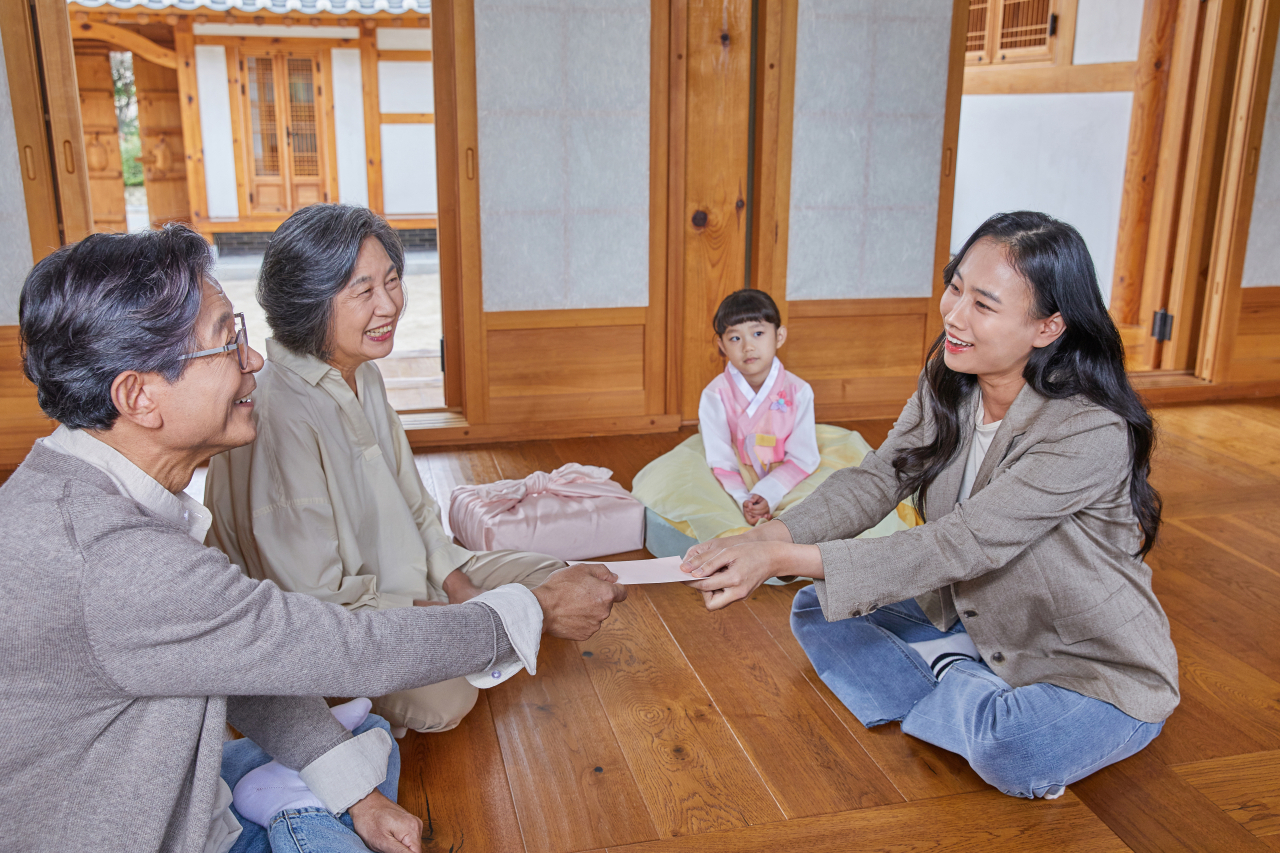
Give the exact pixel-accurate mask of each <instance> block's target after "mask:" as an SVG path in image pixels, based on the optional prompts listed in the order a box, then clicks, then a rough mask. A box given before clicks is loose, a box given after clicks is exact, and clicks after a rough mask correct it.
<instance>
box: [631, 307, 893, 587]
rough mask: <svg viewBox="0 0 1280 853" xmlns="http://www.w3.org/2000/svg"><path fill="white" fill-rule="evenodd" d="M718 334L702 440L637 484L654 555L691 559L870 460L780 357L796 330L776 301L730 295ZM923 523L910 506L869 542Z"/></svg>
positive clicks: (643, 474)
mask: <svg viewBox="0 0 1280 853" xmlns="http://www.w3.org/2000/svg"><path fill="white" fill-rule="evenodd" d="M712 327H713V329H714V330H715V335H716V346H717V347H718V348H719V349H720V352H721V354H723V355H724V357H725V358H726V359H727V360H728V365H727V366H726V367H725V370H724V373H722V374H720V375H719V376H717V377H716V378H715V379H714V380H712V382H711V384H710V385H708V386H707V388H706V390H704V391H703V392H702V400H701V403H700V405H699V407H698V419H699V426H698V429H699V434H698V435H692V436H689V438H687V439H686V440H685V441H683V442H681V443H680V444H679V445H678V446H676V447H675V448H673V449H672V450H670V451H669V452H667V453H664V454H662V455H661V456H659V457H658V458H657V459H655V460H653V461H652V462H650V463H649V464H648V465H646V466H645V467H644V468H643V469H642V470H641V471H640V472H639V473H638V474H636V476H635V479H634V480H632V485H631V493H632V495H633V496H634V497H635V498H636V499H637V500H639V501H640V502H641V503H643V504H644V505H645V548H647V549H648V550H649V552H650V553H651V554H653V555H654V556H655V557H675V556H683V555H684V553H685V552H686V551H688V550H689V547H690V546H692V545H696V544H697V543H699V542H706V541H707V540H708V539H713V538H716V537H719V536H730V535H733V534H735V533H743V532H745V531H747V530H749V529H750V527H751V526H753V525H755V524H757V523H759V522H761V521H766V520H768V519H770V518H773V517H776V516H777V515H778V514H779V513H784V512H787V511H788V510H789V509H790V508H791V507H793V506H795V505H796V504H798V503H800V502H801V501H802V500H804V498H805V497H806V496H808V495H809V494H810V493H812V492H813V490H814V489H816V488H817V487H818V486H819V485H820V484H821V483H822V481H823V480H825V479H826V478H827V477H829V476H830V475H831V474H832V473H833V472H835V471H837V470H839V469H841V468H848V467H851V466H856V465H858V464H859V463H861V462H862V458H863V457H864V456H865V455H866V454H867V453H869V452H871V446H870V445H869V444H867V442H866V441H865V440H864V439H863V438H862V436H861V435H859V434H858V433H856V432H851V431H849V430H847V429H844V428H842V427H838V426H832V425H829V424H817V425H816V426H815V424H814V411H813V389H812V388H810V387H809V384H808V383H807V382H805V381H804V380H803V379H800V378H799V377H797V376H795V375H793V374H791V373H788V372H787V370H786V368H784V367H783V366H782V362H781V361H780V360H779V359H778V357H777V350H778V347H780V346H782V344H783V342H784V341H786V339H787V329H786V327H785V326H783V325H782V318H781V316H780V315H779V313H778V306H777V305H776V304H774V301H773V300H772V299H771V298H770V297H769V295H768V294H767V293H764V292H762V291H759V290H738V291H735V292H734V293H732V294H730V295H729V296H728V297H727V298H726V299H725V300H724V302H722V303H721V305H720V308H719V309H718V310H717V311H716V314H715V317H714V319H713V320H712ZM916 523H918V520H917V519H916V517H915V515H914V513H913V512H912V511H911V510H910V508H909V507H907V506H906V505H905V504H904V505H902V506H901V507H900V508H899V511H897V512H894V513H891V514H890V515H889V516H888V517H887V518H885V519H884V520H883V521H882V522H881V523H880V524H878V525H876V526H875V527H874V528H872V529H871V530H868V531H867V532H866V533H864V534H862V535H863V536H864V537H874V536H887V535H888V534H890V533H892V532H894V531H897V530H905V529H906V528H908V527H911V526H914V525H915V524H916ZM774 581H777V579H776V578H775V579H774Z"/></svg>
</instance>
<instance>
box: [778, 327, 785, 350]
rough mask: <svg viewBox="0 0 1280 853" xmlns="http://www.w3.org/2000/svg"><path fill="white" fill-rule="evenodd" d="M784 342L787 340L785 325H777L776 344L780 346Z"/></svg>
mask: <svg viewBox="0 0 1280 853" xmlns="http://www.w3.org/2000/svg"><path fill="white" fill-rule="evenodd" d="M786 342H787V327H786V326H779V327H778V346H779V347H781V346H782V345H783V344H785V343H786Z"/></svg>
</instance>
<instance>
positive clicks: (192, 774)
mask: <svg viewBox="0 0 1280 853" xmlns="http://www.w3.org/2000/svg"><path fill="white" fill-rule="evenodd" d="M209 266H210V255H209V250H208V246H207V245H206V244H205V243H204V241H203V240H202V239H201V238H200V237H199V236H198V235H197V234H195V233H194V232H191V231H189V230H187V229H184V228H181V227H177V226H170V227H167V228H166V229H165V230H163V231H159V232H149V233H146V234H134V235H95V236H92V237H89V238H87V239H85V240H83V241H82V242H80V243H77V244H75V245H71V246H67V247H65V248H63V249H60V250H59V251H57V252H55V253H53V254H52V255H50V256H49V257H48V258H46V259H44V260H43V261H41V262H40V263H39V264H38V265H37V266H36V267H35V269H33V270H32V272H31V274H30V276H29V277H28V279H27V281H26V284H25V286H24V287H23V291H22V297H21V303H20V308H19V313H20V323H21V334H22V340H23V345H24V352H23V364H24V368H25V371H26V374H27V376H28V377H29V378H30V379H31V380H32V381H33V382H34V383H35V385H36V388H37V391H38V395H39V401H40V405H41V407H42V408H43V409H44V411H45V412H46V413H47V414H48V415H49V416H50V417H51V418H55V419H56V420H58V421H60V422H61V426H60V427H58V429H57V431H56V432H55V433H54V434H53V435H52V436H50V437H48V438H46V439H42V440H41V441H39V442H37V443H36V445H35V447H34V448H32V450H31V453H30V454H29V455H28V456H27V458H26V460H25V461H24V462H23V464H22V466H21V467H19V468H18V470H17V471H16V472H15V473H14V474H13V475H12V476H11V477H10V478H9V480H8V481H7V482H6V483H5V484H4V485H3V486H2V487H0V619H2V620H3V622H4V624H5V627H6V630H5V631H4V632H3V634H2V635H0V683H3V684H4V690H3V691H0V724H2V725H3V728H4V732H5V747H4V749H3V750H0V800H3V802H4V803H5V806H6V808H7V809H8V811H9V814H10V819H9V820H8V821H7V822H6V830H5V847H6V848H8V849H14V850H111V849H125V848H127V849H129V850H137V851H160V850H164V851H183V853H202V851H203V853H225V851H227V850H234V851H237V853H239V851H250V850H254V851H264V850H267V849H268V847H269V846H270V849H273V850H276V851H280V850H298V849H307V850H312V849H324V850H340V851H346V850H363V849H365V845H368V846H369V847H372V848H373V849H376V850H380V851H389V850H406V849H407V850H420V849H421V844H420V834H421V822H420V821H418V820H417V818H415V817H413V816H412V815H410V814H408V813H407V812H405V811H403V810H402V809H400V808H399V807H398V806H396V805H395V804H394V803H393V802H391V800H390V797H391V796H394V794H395V785H396V772H397V766H398V765H397V763H396V757H395V756H396V753H395V744H394V742H393V741H392V739H391V737H390V736H389V734H388V733H387V727H386V724H385V723H383V722H381V721H379V720H377V719H376V718H370V719H368V720H365V721H364V722H363V724H362V723H361V720H362V719H363V718H364V716H365V714H366V713H367V710H368V709H367V703H366V704H364V706H363V707H361V705H360V704H357V705H354V706H352V705H348V706H344V707H343V708H339V709H334V712H333V713H330V711H329V709H328V707H327V706H326V704H325V702H324V701H323V700H322V699H320V698H318V697H319V696H322V695H326V694H328V695H345V696H357V695H361V694H369V693H373V694H385V693H389V692H393V691H396V690H402V689H408V688H411V687H416V686H418V685H422V684H426V683H429V682H435V681H440V680H443V679H450V678H456V677H459V676H463V675H465V674H468V673H470V674H473V677H474V678H475V679H476V680H477V681H480V682H482V683H493V682H494V681H495V680H496V679H495V676H496V677H497V678H501V677H503V676H504V675H509V674H512V673H514V672H515V671H517V670H518V669H519V668H521V667H522V666H525V667H527V668H528V669H529V670H530V671H533V669H534V666H535V663H536V655H537V649H538V645H539V635H540V633H541V632H542V631H543V630H547V631H549V632H550V633H553V634H555V635H557V636H565V637H578V638H582V637H586V636H589V635H590V634H592V633H594V631H595V630H596V628H597V627H598V625H599V622H600V620H601V619H603V618H604V617H605V616H606V615H607V613H608V611H609V608H610V607H611V603H612V601H614V600H621V598H622V597H623V595H624V594H625V593H624V592H623V590H622V589H621V588H618V587H615V586H613V585H611V583H610V579H611V576H610V575H609V573H608V572H607V571H606V570H605V569H604V567H602V566H592V567H586V566H575V567H573V568H570V569H567V570H565V571H563V572H560V573H557V574H556V575H554V576H552V577H551V578H549V579H548V580H547V582H546V583H544V584H543V585H542V586H540V587H538V588H537V589H535V590H533V591H532V593H531V592H530V591H529V590H528V589H526V588H524V587H522V586H518V585H511V586H507V587H503V588H501V589H497V590H494V591H492V592H486V593H484V594H482V595H478V596H476V597H475V598H473V599H472V600H471V601H470V602H468V603H466V604H461V605H456V606H447V607H430V608H403V609H396V610H386V611H374V610H368V611H365V612H360V613H352V612H350V611H348V610H345V609H343V608H341V607H338V606H335V605H333V604H329V603H326V602H323V601H318V600H316V599H315V598H313V597H311V596H307V595H296V594H291V593H287V592H284V591H282V590H281V589H280V588H279V587H277V586H276V585H275V584H272V583H264V582H261V581H257V580H253V579H251V578H249V577H246V576H245V575H244V573H242V572H241V571H240V570H239V569H238V568H237V567H235V566H233V565H231V564H230V563H229V562H228V561H227V558H226V556H225V555H224V554H222V553H221V552H220V551H218V550H216V549H213V548H209V547H206V546H205V545H204V544H202V540H203V539H204V536H205V531H206V529H207V528H208V525H209V522H210V516H209V513H208V512H207V511H206V510H205V508H204V507H203V506H201V505H200V504H199V503H198V502H197V501H195V500H193V499H191V498H189V497H188V496H186V495H185V494H184V493H183V488H184V487H185V486H186V485H187V483H188V482H189V481H190V479H191V474H192V472H193V470H194V469H195V468H196V466H198V465H201V464H203V463H204V462H205V460H207V459H208V458H209V457H210V456H212V455H213V454H215V453H220V452H222V451H225V450H228V449H230V448H233V447H237V446H239V445H242V444H245V443H247V442H250V441H252V440H253V437H254V423H253V418H252V412H253V403H252V395H253V390H254V377H253V374H254V372H256V371H257V370H258V369H259V368H261V366H262V358H261V357H260V356H259V355H258V353H256V352H255V351H254V350H252V349H251V348H250V347H249V343H248V337H247V335H246V332H245V329H244V325H243V320H242V319H240V321H239V323H238V324H237V318H238V316H239V315H236V314H235V313H234V309H233V308H232V306H231V305H230V303H229V302H228V301H227V298H226V297H225V296H224V295H223V293H222V292H221V290H220V289H219V288H218V286H217V285H216V284H215V283H214V281H213V280H212V279H211V278H210V276H209ZM228 722H229V723H230V724H231V725H233V726H235V728H236V729H238V730H239V731H241V732H243V733H244V734H245V735H247V736H248V738H249V739H241V740H237V741H233V742H230V743H228V744H227V745H226V746H225V747H224V745H223V736H224V733H225V731H226V723H228ZM349 728H354V729H355V732H354V734H353V733H352V732H349V731H348V729H349ZM272 757H274V759H275V760H274V761H270V759H271V758H272ZM295 771H300V772H295ZM231 787H235V789H236V793H235V800H234V802H235V805H234V806H233V805H232V795H231V791H230V788H231ZM335 815H337V816H340V817H335ZM250 821H252V822H250ZM259 824H261V825H259Z"/></svg>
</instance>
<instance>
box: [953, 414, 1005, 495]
mask: <svg viewBox="0 0 1280 853" xmlns="http://www.w3.org/2000/svg"><path fill="white" fill-rule="evenodd" d="M982 418H983V413H982V393H981V392H979V393H978V410H977V412H975V413H974V419H975V423H974V430H973V444H971V445H969V458H968V459H967V460H965V463H964V479H963V480H961V481H960V497H959V500H962V501H963V500H967V499H968V497H969V493H970V492H971V491H973V481H974V480H976V479H978V469H979V468H981V467H982V460H983V459H986V458H987V451H988V450H989V449H990V448H991V439H993V438H995V435H996V430H998V429H1000V424H1001V423H1003V420H999V421H996V422H995V423H990V424H984V423H983V422H982Z"/></svg>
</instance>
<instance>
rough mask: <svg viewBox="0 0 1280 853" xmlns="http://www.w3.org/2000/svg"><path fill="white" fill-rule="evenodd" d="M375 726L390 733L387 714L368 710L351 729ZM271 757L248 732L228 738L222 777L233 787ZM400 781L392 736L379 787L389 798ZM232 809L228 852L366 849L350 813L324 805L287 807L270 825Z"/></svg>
mask: <svg viewBox="0 0 1280 853" xmlns="http://www.w3.org/2000/svg"><path fill="white" fill-rule="evenodd" d="M374 726H377V727H378V728H380V729H382V730H383V731H385V732H387V733H388V734H390V726H388V725H387V722H386V720H384V719H382V718H381V717H379V716H377V715H376V714H370V715H369V718H368V719H366V720H365V721H364V722H363V723H361V724H360V725H359V726H358V727H357V728H356V730H355V732H354V734H363V733H364V732H367V731H368V730H369V729H371V728H373V727H374ZM270 760H271V756H270V755H267V754H266V753H265V752H263V751H262V748H261V747H259V746H258V745H257V744H256V743H254V742H253V741H251V740H249V739H248V738H241V739H240V740H233V741H228V742H227V743H224V744H223V745H222V778H223V779H224V780H226V783H227V785H228V786H229V787H230V788H231V789H232V790H235V787H236V783H237V782H239V781H240V779H241V778H242V777H243V776H244V775H245V774H246V773H248V772H249V771H250V770H252V769H253V768H255V767H260V766H262V765H263V764H266V763H267V762H268V761H270ZM399 781H400V748H399V747H398V746H396V743H395V739H394V738H392V741H391V755H390V756H388V758H387V778H386V780H384V781H383V783H382V784H381V785H379V786H378V790H379V791H381V792H382V793H383V794H384V795H385V796H386V797H387V799H389V800H395V798H396V788H397V785H398V783H399ZM231 812H232V814H234V815H235V816H236V820H238V821H240V825H241V826H242V827H244V831H243V832H241V833H240V837H239V838H237V839H236V843H235V844H234V845H233V846H232V848H231V851H230V853H268V851H271V853H319V851H323V853H367V851H368V849H369V848H367V847H365V846H364V842H363V841H361V840H360V836H358V835H356V833H355V830H354V829H353V828H352V823H351V814H350V813H349V812H344V813H343V815H342V817H340V818H339V817H334V816H333V814H332V813H330V812H328V811H326V810H325V809H318V808H308V809H288V810H286V811H283V812H281V813H280V814H278V815H276V816H275V817H274V818H272V819H271V826H270V827H269V828H267V829H263V828H262V827H260V826H258V825H257V824H256V823H254V822H253V821H251V820H248V819H246V818H244V817H241V816H240V813H239V812H238V811H236V807H235V806H234V805H233V806H232V807H231Z"/></svg>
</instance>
